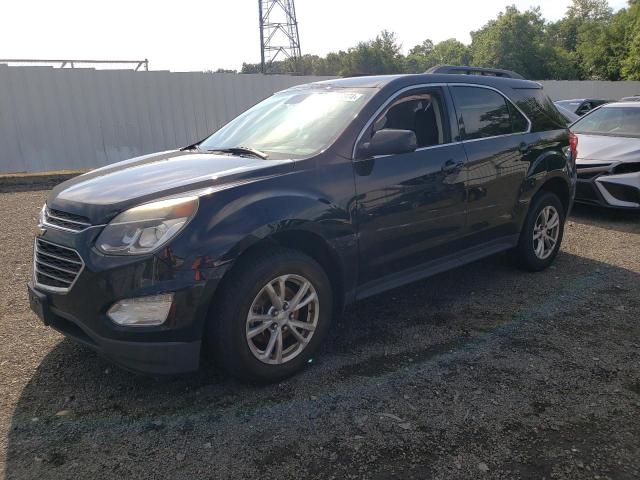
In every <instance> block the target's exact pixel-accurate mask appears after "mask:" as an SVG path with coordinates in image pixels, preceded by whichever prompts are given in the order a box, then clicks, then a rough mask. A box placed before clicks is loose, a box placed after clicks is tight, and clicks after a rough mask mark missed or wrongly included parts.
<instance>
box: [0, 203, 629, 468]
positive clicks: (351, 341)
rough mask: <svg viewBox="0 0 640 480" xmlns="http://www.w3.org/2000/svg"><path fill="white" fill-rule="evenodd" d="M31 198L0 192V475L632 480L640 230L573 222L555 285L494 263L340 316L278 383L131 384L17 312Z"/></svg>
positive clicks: (550, 276)
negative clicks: (314, 350) (320, 343)
mask: <svg viewBox="0 0 640 480" xmlns="http://www.w3.org/2000/svg"><path fill="white" fill-rule="evenodd" d="M45 194H46V192H42V191H33V192H22V193H5V194H0V213H1V214H2V218H3V219H4V221H5V225H4V228H2V229H1V230H0V246H1V248H2V252H3V254H4V258H5V261H4V268H2V269H1V270H0V291H1V292H2V302H1V303H0V345H1V349H0V387H1V393H2V394H1V395H0V463H2V464H3V466H0V472H2V471H4V474H5V476H6V477H7V478H9V479H26V478H29V479H31V478H42V479H44V478H118V479H122V478H126V479H130V478H172V479H194V478H221V479H231V478H260V479H262V480H266V479H271V478H274V479H275V478H278V479H287V478H296V479H299V478H336V479H345V478H368V479H387V478H398V479H411V478H416V479H428V478H434V479H435V478H437V479H454V478H456V479H457V478H469V479H479V478H504V479H515V478H536V479H541V478H546V479H551V478H572V479H586V478H594V479H597V478H611V479H637V478H640V324H639V323H638V319H639V318H640V297H639V296H638V284H639V280H640V216H638V215H628V214H627V215H623V214H613V213H611V212H605V211H601V210H593V209H587V208H579V209H577V210H576V212H575V213H574V215H573V217H572V218H571V219H570V221H569V223H568V225H567V232H566V237H565V242H564V246H563V249H562V252H561V254H560V255H559V257H558V259H557V261H556V263H555V265H554V267H553V268H551V269H549V270H548V271H546V272H542V273H538V274H530V273H523V272H521V271H518V270H516V269H514V268H512V267H511V266H510V264H509V263H508V261H507V259H506V256H504V255H499V256H496V257H493V258H490V259H487V260H484V261H481V262H477V263H474V264H472V265H469V266H467V267H464V268H459V269H457V270H454V271H451V272H448V273H445V274H442V275H438V276H436V277H433V278H431V279H429V280H426V281H422V282H419V283H416V284H414V285H411V286H408V287H404V288H401V289H397V290H394V291H392V292H389V293H386V294H382V295H379V296H377V297H374V298H371V299H369V300H367V301H363V302H361V303H359V304H357V305H355V306H352V307H350V308H349V309H348V310H347V311H346V312H345V314H344V315H343V316H342V318H340V319H339V320H338V321H337V322H336V323H335V324H334V326H333V330H332V333H331V336H330V338H329V340H328V341H327V342H326V345H325V348H324V349H323V351H322V352H321V354H320V355H319V356H318V358H317V359H316V360H315V362H314V363H313V364H312V365H310V366H309V367H308V368H307V369H306V370H305V371H304V372H302V373H301V374H300V375H298V376H296V377H295V378H292V379H290V380H288V381H286V382H283V383H281V384H278V385H272V386H268V387H253V386H247V385H243V384H240V383H238V382H236V381H234V380H232V379H229V378H226V377H224V376H223V375H222V374H220V373H219V372H217V371H216V370H215V369H214V368H212V367H206V368H204V369H202V371H200V372H198V373H196V374H193V375H189V376H186V377H182V378H178V379H173V380H165V381H156V380H153V379H149V378H145V377H140V376H134V375H132V374H129V373H127V372H124V371H122V370H120V369H118V368H117V367H114V366H113V365H111V364H109V363H108V362H106V361H104V360H102V359H101V358H99V357H98V356H97V355H95V354H94V353H93V352H91V351H90V350H87V349H85V348H83V347H81V346H78V345H76V344H74V343H73V342H72V341H70V340H66V339H64V338H63V337H62V336H61V335H59V334H57V333H56V332H54V331H52V330H50V329H48V328H45V327H44V326H42V325H40V324H39V322H38V320H37V319H36V317H35V316H34V315H33V314H32V313H31V312H30V311H29V308H28V302H27V298H26V294H25V283H26V282H27V280H28V278H29V270H30V261H31V236H32V233H33V226H34V224H35V219H36V215H37V212H38V209H39V208H40V206H41V205H42V202H43V199H44V196H45Z"/></svg>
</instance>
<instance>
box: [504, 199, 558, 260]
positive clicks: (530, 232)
mask: <svg viewBox="0 0 640 480" xmlns="http://www.w3.org/2000/svg"><path fill="white" fill-rule="evenodd" d="M564 221H565V212H564V207H563V205H562V202H561V201H560V199H559V198H558V196H557V195H556V194H554V193H552V192H546V191H543V192H540V193H538V194H537V195H536V196H535V197H534V199H533V201H532V203H531V208H530V209H529V214H528V215H527V218H526V220H525V222H524V225H523V227H522V231H521V232H520V240H519V242H518V246H517V247H516V248H515V249H514V254H515V256H516V259H517V261H518V263H519V264H520V265H521V266H522V267H523V268H525V269H527V270H530V271H534V272H538V271H540V270H544V269H545V268H547V267H548V266H549V265H551V263H553V261H554V259H555V258H556V255H558V251H559V250H560V244H561V243H562V237H563V234H564Z"/></svg>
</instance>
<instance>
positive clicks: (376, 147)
mask: <svg viewBox="0 0 640 480" xmlns="http://www.w3.org/2000/svg"><path fill="white" fill-rule="evenodd" d="M416 148H418V140H417V138H416V134H415V133H414V132H413V131H411V130H397V129H393V128H383V129H382V130H378V131H377V132H375V133H374V134H373V136H372V137H371V140H369V141H368V142H366V143H363V144H362V145H361V146H360V148H359V149H358V158H370V157H375V156H376V155H394V154H400V153H408V152H413V151H415V149H416Z"/></svg>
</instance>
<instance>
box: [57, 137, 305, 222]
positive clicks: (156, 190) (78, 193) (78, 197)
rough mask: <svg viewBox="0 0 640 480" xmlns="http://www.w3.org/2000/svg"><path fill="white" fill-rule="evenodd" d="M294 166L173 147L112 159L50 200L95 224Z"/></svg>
mask: <svg viewBox="0 0 640 480" xmlns="http://www.w3.org/2000/svg"><path fill="white" fill-rule="evenodd" d="M292 168H293V161H292V160H262V159H259V158H253V157H245V156H242V157H241V156H230V155H216V154H212V153H203V152H198V151H175V150H173V151H169V152H162V153H154V154H151V155H145V156H143V157H137V158H133V159H131V160H126V161H124V162H119V163H114V164H113V165H109V166H107V167H103V168H99V169H97V170H92V171H91V172H88V173H85V174H84V175H80V176H78V177H75V178H72V179H71V180H68V181H66V182H64V183H61V184H60V185H58V186H57V187H56V188H54V189H53V190H52V191H51V193H50V194H49V197H48V198H47V205H49V207H50V208H54V209H57V210H61V211H64V212H68V213H74V214H77V215H82V216H85V217H87V218H89V219H90V220H91V221H92V223H94V224H96V223H102V222H106V221H108V220H110V219H111V218H112V217H113V216H115V215H117V214H118V213H120V212H121V211H123V210H125V209H127V208H130V207H132V206H135V205H138V204H140V203H144V202H147V201H150V200H153V199H156V198H161V197H165V196H168V195H174V194H178V193H181V192H187V191H191V190H197V189H201V188H206V187H211V186H216V185H223V184H225V183H234V182H238V181H244V180H251V179H255V178H260V177H263V176H272V175H278V174H283V173H286V172H288V171H290V170H291V169H292Z"/></svg>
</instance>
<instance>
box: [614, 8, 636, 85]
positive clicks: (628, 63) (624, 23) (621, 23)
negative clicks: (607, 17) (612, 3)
mask: <svg viewBox="0 0 640 480" xmlns="http://www.w3.org/2000/svg"><path fill="white" fill-rule="evenodd" d="M614 23H615V24H618V28H619V29H621V30H623V31H624V44H625V45H626V46H627V52H626V55H625V58H623V59H622V61H621V73H622V76H623V77H624V79H625V80H640V0H631V1H630V2H629V8H628V9H626V10H622V11H621V12H619V13H618V14H617V15H616V19H615V20H614Z"/></svg>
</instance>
